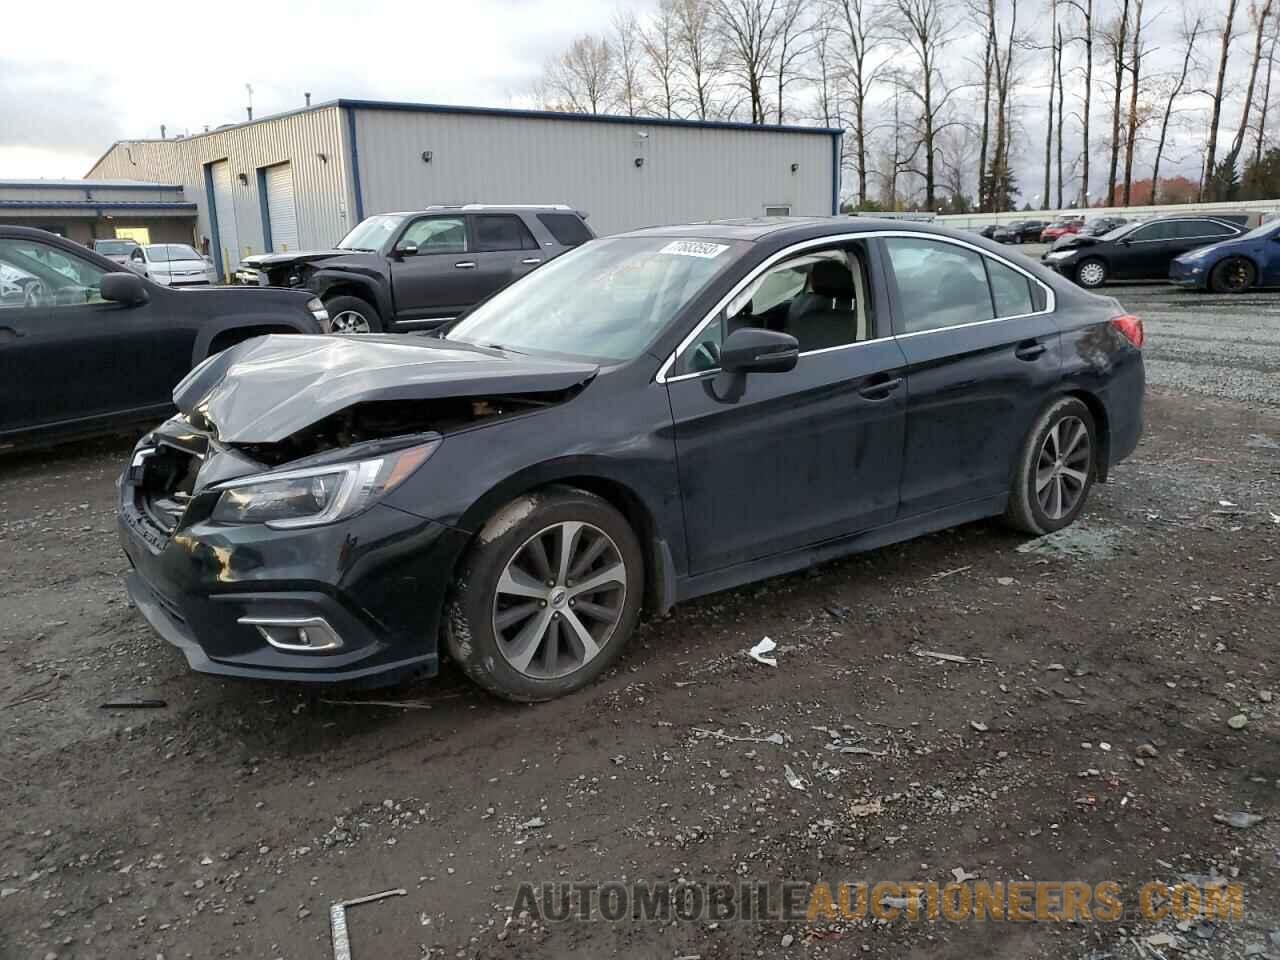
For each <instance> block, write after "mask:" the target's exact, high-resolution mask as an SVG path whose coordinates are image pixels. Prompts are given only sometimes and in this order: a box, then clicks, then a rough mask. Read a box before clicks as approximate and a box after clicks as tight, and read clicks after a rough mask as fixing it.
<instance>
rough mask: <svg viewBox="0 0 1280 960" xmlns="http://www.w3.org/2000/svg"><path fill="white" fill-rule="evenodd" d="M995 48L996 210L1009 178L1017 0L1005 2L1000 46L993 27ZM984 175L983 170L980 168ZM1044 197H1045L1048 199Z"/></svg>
mask: <svg viewBox="0 0 1280 960" xmlns="http://www.w3.org/2000/svg"><path fill="white" fill-rule="evenodd" d="M992 33H993V35H994V36H995V41H996V42H995V48H994V50H993V53H994V57H993V60H992V64H993V67H994V80H995V85H996V133H995V155H994V157H993V158H992V162H991V172H990V182H991V187H990V190H989V193H990V196H991V198H992V199H993V200H994V201H995V203H994V204H993V208H994V209H996V210H997V211H998V210H999V208H1000V206H1001V204H1002V203H1003V202H1004V201H1006V200H1008V199H1009V194H1010V184H1011V182H1012V178H1011V176H1010V168H1009V149H1010V143H1011V140H1012V137H1013V124H1012V122H1011V120H1010V116H1009V108H1010V102H1009V100H1010V94H1011V91H1012V89H1013V86H1014V72H1013V71H1014V60H1013V52H1014V49H1015V48H1016V47H1017V45H1018V0H1010V3H1009V35H1008V37H1007V38H1006V39H1005V41H1004V44H1003V46H1002V45H1001V43H1000V35H999V33H997V32H996V31H995V30H994V24H993V30H992ZM983 173H984V175H985V174H986V171H983ZM1048 199H1049V198H1048V197H1047V196H1046V197H1045V201H1046V202H1047V201H1048Z"/></svg>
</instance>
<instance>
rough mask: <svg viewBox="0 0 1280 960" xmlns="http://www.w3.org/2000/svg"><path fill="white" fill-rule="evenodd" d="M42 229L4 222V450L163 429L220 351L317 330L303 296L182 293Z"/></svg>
mask: <svg viewBox="0 0 1280 960" xmlns="http://www.w3.org/2000/svg"><path fill="white" fill-rule="evenodd" d="M123 269H124V268H123V267H121V266H120V265H119V264H116V263H113V262H112V261H111V260H108V259H107V258H106V257H103V256H101V255H99V254H96V253H93V252H92V251H90V250H88V249H86V248H85V247H82V246H81V245H80V244H78V243H73V242H71V241H70V240H65V239H63V238H62V237H59V236H56V235H55V234H52V233H47V232H46V231H44V230H34V229H32V228H30V227H9V226H3V225H0V449H3V448H7V447H10V446H15V445H24V446H25V445H30V444H32V443H45V442H49V441H54V440H59V439H65V438H67V437H70V436H72V435H82V434H90V433H97V432H102V431H105V430H111V429H116V428H119V427H122V426H124V425H127V424H131V423H138V422H145V423H148V424H150V423H154V422H155V420H156V418H157V417H161V416H164V415H165V414H166V413H170V412H172V410H173V400H172V394H173V388H174V385H175V384H177V382H178V381H179V380H181V379H182V378H183V377H184V376H185V375H186V374H187V372H188V371H189V370H190V369H191V368H192V366H194V365H195V364H197V363H199V362H200V361H201V360H203V359H204V358H205V357H207V356H209V354H211V353H216V352H218V351H219V350H223V349H225V348H227V347H229V346H231V345H232V344H235V343H240V342H242V341H244V340H246V339H249V338H251V337H255V336H258V335H260V334H265V333H317V332H319V330H320V326H319V322H320V321H321V320H325V319H327V316H326V314H325V312H324V307H323V305H322V304H321V303H320V301H319V300H316V299H314V297H313V296H312V295H311V294H309V293H304V292H302V291H297V290H267V289H262V290H249V289H232V288H228V287H221V288H205V289H201V290H175V289H171V288H170V287H167V286H162V285H160V284H158V283H153V282H151V281H150V280H144V279H143V278H142V277H140V276H138V275H137V274H136V273H132V272H123V273H121V272H119V271H121V270H123Z"/></svg>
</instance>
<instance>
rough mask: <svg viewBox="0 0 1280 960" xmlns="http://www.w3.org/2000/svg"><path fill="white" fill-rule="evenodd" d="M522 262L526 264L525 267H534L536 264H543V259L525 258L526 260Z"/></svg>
mask: <svg viewBox="0 0 1280 960" xmlns="http://www.w3.org/2000/svg"><path fill="white" fill-rule="evenodd" d="M520 262H521V263H523V264H524V265H525V266H527V267H531V266H533V265H534V264H535V263H541V262H542V258H541V257H525V258H524V259H523V260H521V261H520Z"/></svg>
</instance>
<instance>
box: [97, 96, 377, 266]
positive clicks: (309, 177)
mask: <svg viewBox="0 0 1280 960" xmlns="http://www.w3.org/2000/svg"><path fill="white" fill-rule="evenodd" d="M346 124H347V120H346V116H345V114H344V112H343V111H342V110H341V109H340V108H339V107H337V106H326V107H316V108H314V109H312V110H307V111H300V112H298V113H291V114H285V115H283V116H279V117H269V118H265V119H263V120H260V121H256V122H254V123H250V124H243V125H240V126H236V127H231V128H228V129H226V130H215V131H211V132H210V133H206V134H198V135H196V136H192V137H187V138H186V139H183V140H158V141H157V140H142V141H122V142H121V143H118V144H116V145H115V146H114V147H113V148H112V149H111V150H109V151H108V152H107V154H106V155H105V156H104V157H102V159H101V160H99V161H98V162H97V163H96V164H94V167H93V169H92V170H90V171H89V173H88V176H89V177H90V178H94V179H118V178H128V179H133V180H151V181H154V182H159V183H180V184H182V185H183V187H184V188H185V191H186V197H187V199H188V200H195V201H196V202H197V203H198V204H199V205H200V218H199V222H198V224H197V227H196V230H197V233H199V234H200V235H201V236H205V237H209V238H210V240H211V241H212V237H213V232H212V225H211V223H210V220H209V211H208V210H206V209H205V207H207V206H208V204H207V202H206V196H205V182H204V167H205V165H206V164H209V163H213V162H216V161H220V160H226V161H228V162H229V164H230V173H231V179H232V191H231V192H232V196H233V198H234V207H235V214H236V223H237V225H238V227H239V235H238V237H237V245H238V247H239V249H238V250H237V251H236V252H235V254H234V260H235V261H236V262H239V260H240V259H241V258H243V257H244V256H246V255H247V254H250V253H262V252H264V251H265V250H266V244H265V243H264V242H263V230H262V204H261V201H260V200H259V198H258V170H259V169H261V168H262V167H269V166H273V165H276V164H280V163H283V162H286V161H288V162H289V165H290V168H291V170H292V173H293V182H294V211H295V215H296V222H297V243H298V246H299V248H313V249H314V248H324V247H332V246H333V245H334V244H336V243H337V242H338V241H339V240H341V239H342V238H343V237H344V236H346V234H347V232H348V231H349V230H350V229H351V228H352V227H353V226H354V225H355V219H354V218H355V209H354V207H353V205H352V203H351V200H350V197H351V172H350V165H349V164H348V163H347V157H348V155H349V154H348V149H347V146H346ZM242 173H243V174H244V175H245V179H246V181H247V182H246V183H244V184H242V183H240V180H239V174H242ZM224 242H225V241H224ZM290 249H293V247H292V245H291V247H290ZM228 253H230V251H228Z"/></svg>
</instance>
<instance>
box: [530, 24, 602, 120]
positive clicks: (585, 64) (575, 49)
mask: <svg viewBox="0 0 1280 960" xmlns="http://www.w3.org/2000/svg"><path fill="white" fill-rule="evenodd" d="M613 85H614V57H613V47H612V46H611V45H610V43H609V41H608V40H606V39H605V38H604V37H597V36H592V35H591V34H583V35H582V36H580V37H578V38H577V39H575V40H574V41H573V42H572V43H570V44H569V48H568V49H567V50H565V52H564V53H562V54H560V55H559V56H558V57H554V58H552V60H551V61H550V62H549V63H548V64H547V66H546V68H545V69H544V71H543V76H542V81H541V83H540V84H539V90H538V92H539V98H540V99H541V100H542V101H543V104H544V106H547V107H549V108H551V109H556V110H564V111H567V112H570V113H603V112H604V111H606V110H608V109H609V108H610V107H612V106H613V103H612V91H613Z"/></svg>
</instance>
